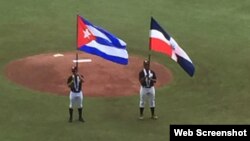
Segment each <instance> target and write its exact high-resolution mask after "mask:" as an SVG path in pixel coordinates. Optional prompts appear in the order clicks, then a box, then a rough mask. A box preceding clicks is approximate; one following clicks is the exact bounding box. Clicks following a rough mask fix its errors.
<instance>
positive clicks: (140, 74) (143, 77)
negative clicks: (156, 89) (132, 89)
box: [139, 72, 146, 84]
mask: <svg viewBox="0 0 250 141" xmlns="http://www.w3.org/2000/svg"><path fill="white" fill-rule="evenodd" d="M145 79H146V77H145V76H144V73H142V72H140V73H139V81H140V83H141V84H142V83H143V82H144V81H145Z"/></svg>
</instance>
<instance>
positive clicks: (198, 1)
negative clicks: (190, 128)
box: [0, 0, 250, 141]
mask: <svg viewBox="0 0 250 141" xmlns="http://www.w3.org/2000/svg"><path fill="white" fill-rule="evenodd" d="M249 12H250V2H249V1H247V0H241V2H238V1H234V0H220V1H218V0H210V1H207V0H189V1H184V0H168V1H166V0H157V1H151V0H144V1H139V0H127V1H117V0H106V1H97V0H91V1H87V0H84V1H80V0H74V1H72V0H64V1H60V0H43V1H38V0H18V1H16V0H8V1H3V0H2V1H0V17H1V20H0V49H1V50H0V97H1V98H0V107H1V110H0V112H1V114H0V140H3V141H27V140H37V141H44V140H47V141H54V140H60V141H68V140H92V141H95V140H102V141H110V140H117V141H127V140H130V141H138V140H143V141H152V140H159V141H165V140H168V139H169V125H170V124H249V122H250V118H249V117H250V112H249V106H250V104H249V98H250V95H249V91H250V88H249V86H248V85H249V84H250V73H249V69H250V65H249V61H248V60H249V59H250V57H249V52H250V49H249V44H250V38H249V32H250V26H249V23H250V16H249ZM77 13H79V14H80V15H82V16H83V17H85V18H87V19H88V20H90V21H91V22H93V23H94V24H96V25H99V26H102V27H104V28H105V29H107V30H109V31H111V32H112V33H114V34H116V35H117V36H119V37H121V38H122V39H123V40H125V41H126V42H127V44H128V46H127V48H128V51H129V54H130V55H133V54H136V55H140V56H144V57H146V56H147V52H148V51H147V46H148V32H149V22H150V17H151V16H154V18H155V19H156V20H157V21H158V22H159V23H160V25H161V26H162V27H163V28H164V29H166V30H167V31H168V32H169V33H170V34H171V35H172V36H173V37H174V38H175V39H176V41H177V42H178V43H179V45H180V46H181V47H182V48H183V49H184V50H185V51H186V52H187V53H188V54H189V56H190V57H191V59H192V61H193V62H194V64H195V67H196V73H195V76H194V77H193V78H190V77H189V76H188V75H187V74H186V73H185V72H184V71H183V70H182V69H181V68H180V67H179V66H178V65H177V64H176V63H175V62H174V61H172V60H170V59H169V58H167V57H166V56H165V55H161V54H158V53H152V59H153V61H157V62H160V63H162V64H164V65H165V66H166V67H168V68H169V69H170V70H171V71H172V73H173V75H174V80H173V81H172V82H171V83H170V84H169V85H167V86H165V87H163V88H160V89H157V97H156V98H157V99H156V100H157V101H156V102H157V114H158V115H159V120H157V121H152V120H145V121H138V120H137V119H136V118H137V115H138V100H139V96H138V95H137V96H130V97H115V98H90V97H85V99H84V106H85V115H86V120H87V122H86V123H84V124H81V123H79V122H73V123H72V124H68V123H67V118H68V102H69V101H68V97H63V96H56V95H50V94H48V93H41V92H36V91H33V90H29V89H27V88H24V87H21V86H19V85H17V84H15V83H13V82H10V81H9V80H7V79H6V77H5V76H4V67H5V65H6V64H8V63H9V62H10V61H12V60H15V59H18V58H22V57H25V56H29V55H33V54H40V53H48V52H64V51H70V50H72V51H73V50H74V48H75V30H76V29H75V26H76V23H75V22H76V14H77ZM30 73H32V72H30ZM20 75H22V74H20ZM93 75H95V74H93ZM158 77H160V76H158ZM34 81H35V78H34ZM138 87H139V86H138ZM145 112H146V115H147V116H149V110H146V111H145ZM75 114H76V113H75Z"/></svg>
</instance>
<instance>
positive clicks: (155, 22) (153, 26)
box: [151, 17, 170, 40]
mask: <svg viewBox="0 0 250 141" xmlns="http://www.w3.org/2000/svg"><path fill="white" fill-rule="evenodd" d="M152 29H155V30H158V31H160V32H161V33H162V34H163V35H164V36H165V37H166V39H167V40H170V35H169V34H168V33H167V32H166V31H165V30H163V28H162V27H161V26H160V25H159V24H158V23H157V21H156V20H155V19H154V18H153V17H151V30H152Z"/></svg>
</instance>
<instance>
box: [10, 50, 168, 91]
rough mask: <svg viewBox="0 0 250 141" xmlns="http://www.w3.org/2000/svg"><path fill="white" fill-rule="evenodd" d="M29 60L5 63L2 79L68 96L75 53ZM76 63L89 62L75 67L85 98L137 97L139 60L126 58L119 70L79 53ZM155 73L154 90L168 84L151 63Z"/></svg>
mask: <svg viewBox="0 0 250 141" xmlns="http://www.w3.org/2000/svg"><path fill="white" fill-rule="evenodd" d="M54 55H55V53H49V54H40V55H35V56H29V57H26V58H22V59H19V60H16V61H13V62H11V63H9V64H8V65H7V66H6V68H5V74H6V76H7V77H8V78H9V79H10V80H12V81H14V82H15V83H18V84H21V85H23V86H25V87H28V88H30V89H35V90H38V91H41V92H50V93H55V94H59V95H65V96H68V93H69V89H68V87H67V85H66V81H67V78H68V77H69V76H70V75H71V67H72V66H73V65H74V63H73V62H72V60H73V59H75V52H67V53H63V55H64V56H60V55H58V56H57V57H55V56H54ZM79 59H92V62H85V63H79V72H80V73H81V74H83V75H84V77H85V83H84V85H83V89H84V95H85V96H127V95H133V94H138V92H139V87H140V85H139V82H138V73H139V71H140V70H141V69H142V62H143V60H144V59H143V58H139V57H135V56H130V58H129V65H127V66H123V65H119V64H116V63H113V62H110V61H106V60H104V59H102V58H100V57H97V56H94V55H89V54H86V53H82V52H79ZM151 69H152V70H154V71H155V72H156V75H157V79H158V80H157V83H156V87H160V86H163V85H166V84H168V83H169V82H170V81H171V80H172V75H171V72H170V71H169V70H168V69H167V68H165V67H164V66H163V65H161V64H159V63H156V62H152V63H151Z"/></svg>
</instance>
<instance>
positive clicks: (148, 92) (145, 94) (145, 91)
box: [139, 86, 155, 108]
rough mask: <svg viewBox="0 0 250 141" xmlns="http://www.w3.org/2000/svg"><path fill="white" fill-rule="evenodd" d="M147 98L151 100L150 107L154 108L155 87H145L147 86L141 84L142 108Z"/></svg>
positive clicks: (140, 105)
mask: <svg viewBox="0 0 250 141" xmlns="http://www.w3.org/2000/svg"><path fill="white" fill-rule="evenodd" d="M147 98H148V100H149V106H150V108H154V107H155V88H154V87H151V88H145V87H142V86H141V89H140V104H139V107H140V108H144V106H145V103H146V99H147Z"/></svg>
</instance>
